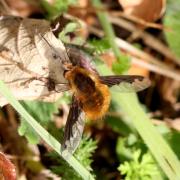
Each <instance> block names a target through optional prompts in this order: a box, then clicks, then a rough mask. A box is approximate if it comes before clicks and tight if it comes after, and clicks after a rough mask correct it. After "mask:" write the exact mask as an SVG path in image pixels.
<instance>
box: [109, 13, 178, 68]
mask: <svg viewBox="0 0 180 180" xmlns="http://www.w3.org/2000/svg"><path fill="white" fill-rule="evenodd" d="M109 20H110V21H111V22H112V23H113V24H115V25H117V26H120V27H123V28H125V29H127V30H128V31H130V32H139V34H138V35H139V36H140V37H141V38H142V39H143V40H144V42H145V43H146V44H147V45H148V46H150V47H151V48H153V49H155V50H156V51H158V52H160V53H161V54H163V55H164V56H166V57H167V58H169V59H170V60H172V61H174V62H175V63H176V64H177V65H179V66H180V59H179V58H177V57H176V56H175V55H174V54H173V53H172V52H171V51H170V49H169V48H168V47H167V46H165V45H164V44H163V43H162V42H160V41H159V40H158V39H157V38H155V37H153V36H152V35H150V34H148V33H146V32H144V31H142V30H140V29H138V28H137V27H136V26H134V25H133V24H132V23H131V22H128V21H126V20H124V19H122V18H116V17H112V16H109Z"/></svg>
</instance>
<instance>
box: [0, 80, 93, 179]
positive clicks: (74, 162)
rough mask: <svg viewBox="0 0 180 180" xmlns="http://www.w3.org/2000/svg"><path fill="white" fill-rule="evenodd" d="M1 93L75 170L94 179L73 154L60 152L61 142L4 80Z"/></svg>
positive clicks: (85, 177) (0, 86) (83, 176)
mask: <svg viewBox="0 0 180 180" xmlns="http://www.w3.org/2000/svg"><path fill="white" fill-rule="evenodd" d="M0 93H1V94H2V95H3V96H4V97H5V98H6V100H7V101H8V102H9V103H10V104H11V105H12V106H13V107H14V109H15V110H16V111H17V112H18V113H19V114H20V115H21V116H22V117H23V118H24V119H25V120H26V122H27V123H28V124H29V125H30V126H31V127H32V128H33V129H34V130H35V131H36V133H37V134H38V135H39V136H40V137H41V138H42V139H43V140H44V141H45V142H46V143H47V144H48V145H49V146H50V147H52V149H53V150H55V151H56V152H57V153H58V154H59V155H60V156H62V157H63V158H64V159H65V161H67V163H68V164H69V165H70V166H72V167H73V168H74V170H75V171H76V172H77V173H79V174H80V176H81V177H82V178H83V179H86V180H87V179H88V180H91V179H92V180H93V179H94V178H93V176H92V175H91V174H90V172H89V171H87V170H86V169H85V168H84V167H83V166H82V165H81V164H80V163H79V162H78V161H77V160H76V159H75V158H74V157H73V156H72V155H71V154H66V156H64V155H62V154H61V153H60V152H61V151H60V149H61V144H60V143H59V142H58V141H57V140H56V139H55V138H54V137H52V136H51V135H50V134H49V133H48V132H47V131H46V130H45V129H44V128H43V127H41V125H40V124H39V123H37V122H36V120H35V119H34V118H33V117H32V116H31V115H30V114H29V113H28V112H27V111H26V110H25V109H24V108H23V106H22V105H21V104H20V103H19V102H18V101H17V100H16V99H15V98H14V96H13V94H12V93H11V92H10V91H9V89H8V88H7V86H6V85H5V84H4V82H3V81H1V80H0Z"/></svg>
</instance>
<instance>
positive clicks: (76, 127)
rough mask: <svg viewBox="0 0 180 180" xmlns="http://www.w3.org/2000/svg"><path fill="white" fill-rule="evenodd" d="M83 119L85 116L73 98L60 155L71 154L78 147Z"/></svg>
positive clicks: (82, 128)
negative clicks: (65, 152) (64, 152)
mask: <svg viewBox="0 0 180 180" xmlns="http://www.w3.org/2000/svg"><path fill="white" fill-rule="evenodd" d="M84 117H85V114H84V112H82V110H81V108H80V106H79V102H78V101H77V100H76V98H75V97H74V96H73V98H72V104H71V106H70V110H69V114H68V118H67V122H66V126H65V131H64V137H63V141H62V148H61V152H62V153H63V151H64V150H67V151H68V152H69V153H71V154H73V152H74V151H75V150H76V148H77V147H78V145H79V143H80V141H81V137H82V133H83V130H84V124H85V122H84Z"/></svg>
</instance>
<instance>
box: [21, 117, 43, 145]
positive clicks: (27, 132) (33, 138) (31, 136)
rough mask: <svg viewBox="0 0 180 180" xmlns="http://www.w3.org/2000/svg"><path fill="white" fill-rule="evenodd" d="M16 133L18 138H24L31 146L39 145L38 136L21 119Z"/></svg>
mask: <svg viewBox="0 0 180 180" xmlns="http://www.w3.org/2000/svg"><path fill="white" fill-rule="evenodd" d="M18 133H19V135H20V136H25V137H26V138H27V140H28V142H29V143H31V144H38V143H39V140H40V138H39V136H38V134H37V133H36V132H35V131H34V130H33V128H31V126H29V124H28V123H27V122H26V121H24V119H21V124H20V127H19V128H18Z"/></svg>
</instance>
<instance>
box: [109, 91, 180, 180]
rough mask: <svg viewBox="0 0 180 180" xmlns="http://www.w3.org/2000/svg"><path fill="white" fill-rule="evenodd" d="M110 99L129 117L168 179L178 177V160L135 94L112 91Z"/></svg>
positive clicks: (179, 172)
mask: <svg viewBox="0 0 180 180" xmlns="http://www.w3.org/2000/svg"><path fill="white" fill-rule="evenodd" d="M112 99H113V100H114V101H116V102H117V103H118V104H119V105H120V106H121V108H122V110H123V112H124V113H125V114H126V115H127V116H128V117H129V118H130V119H131V121H132V123H133V124H134V126H135V127H136V129H137V131H138V132H139V134H140V136H141V137H142V139H143V140H144V142H145V143H146V145H147V146H148V148H149V150H150V151H151V153H152V154H153V156H154V158H155V159H156V160H157V162H158V164H159V166H160V167H161V168H162V169H163V171H164V173H165V174H166V175H167V177H168V178H169V179H172V180H177V179H180V162H179V160H178V158H177V156H176V155H175V154H174V152H173V151H172V149H171V148H170V146H169V145H168V144H167V142H166V141H165V140H164V139H163V137H162V136H161V135H160V134H159V132H158V131H157V130H156V129H155V127H154V126H153V124H152V122H151V121H150V119H149V118H148V116H147V115H146V113H145V112H144V111H143V109H142V108H141V106H140V104H139V102H138V99H137V96H136V94H133V93H129V94H124V93H123V94H120V93H115V92H113V93H112Z"/></svg>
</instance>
